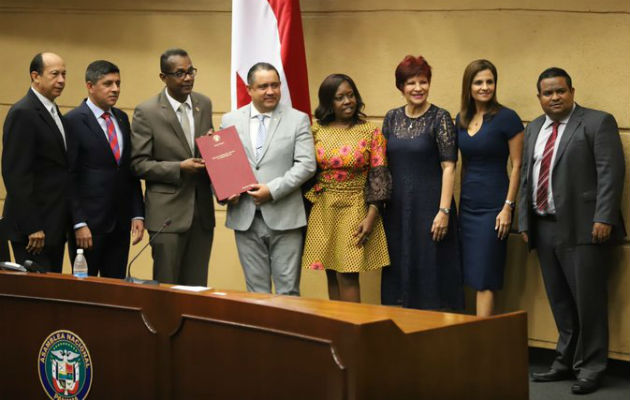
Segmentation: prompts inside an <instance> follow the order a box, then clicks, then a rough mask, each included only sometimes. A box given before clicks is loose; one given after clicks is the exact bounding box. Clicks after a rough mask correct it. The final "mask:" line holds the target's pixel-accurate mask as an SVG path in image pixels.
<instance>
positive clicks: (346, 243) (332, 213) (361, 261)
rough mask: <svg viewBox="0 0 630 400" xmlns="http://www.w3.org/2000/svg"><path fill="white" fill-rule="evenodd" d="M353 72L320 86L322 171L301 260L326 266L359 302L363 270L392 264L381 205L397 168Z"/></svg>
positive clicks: (337, 287) (336, 285) (311, 196)
mask: <svg viewBox="0 0 630 400" xmlns="http://www.w3.org/2000/svg"><path fill="white" fill-rule="evenodd" d="M363 107H364V104H363V101H362V100H361V96H360V95H359V91H358V90H357V87H356V85H355V84H354V82H353V81H352V79H351V78H350V77H349V76H347V75H343V74H333V75H330V76H328V77H327V78H326V79H324V81H323V82H322V84H321V86H320V88H319V105H318V107H317V109H316V110H315V117H316V118H317V122H315V123H314V124H313V137H314V139H315V152H316V157H317V167H318V172H317V175H316V183H315V185H314V186H313V188H312V189H310V190H309V191H308V192H307V193H306V198H307V199H308V200H309V201H310V202H312V203H313V208H312V210H311V213H310V216H309V219H308V225H307V231H306V241H305V244H304V255H303V257H302V265H303V266H304V267H305V268H311V269H325V270H326V278H327V280H328V297H329V298H330V299H331V300H343V301H355V302H360V301H361V296H360V290H359V272H360V271H370V270H377V269H380V268H382V267H384V266H387V265H389V254H388V252H387V241H386V239H385V231H384V229H383V222H382V221H381V217H380V212H379V208H381V205H382V204H383V202H384V201H385V200H387V199H389V195H390V193H391V176H390V174H389V170H388V168H387V161H386V159H385V151H386V148H385V138H384V136H383V134H382V133H381V131H380V129H378V128H377V127H376V126H375V125H374V124H372V123H370V122H368V121H366V120H365V114H363V112H362V110H363Z"/></svg>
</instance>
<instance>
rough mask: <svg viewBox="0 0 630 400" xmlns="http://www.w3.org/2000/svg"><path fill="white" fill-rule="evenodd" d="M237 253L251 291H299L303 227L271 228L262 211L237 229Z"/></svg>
mask: <svg viewBox="0 0 630 400" xmlns="http://www.w3.org/2000/svg"><path fill="white" fill-rule="evenodd" d="M234 234H235V237H236V247H237V249H238V257H239V259H240V261H241V265H242V267H243V273H244V274H245V283H246V285H247V290H248V291H249V292H257V293H271V280H272V279H273V284H274V286H275V288H276V293H277V294H285V295H295V296H299V294H300V263H301V260H302V246H303V237H302V229H301V228H298V229H290V230H286V231H277V230H273V229H271V228H269V227H268V226H267V224H266V223H265V221H264V220H263V218H262V216H261V215H260V213H259V212H256V216H255V217H254V222H252V226H250V228H249V229H248V230H246V231H234Z"/></svg>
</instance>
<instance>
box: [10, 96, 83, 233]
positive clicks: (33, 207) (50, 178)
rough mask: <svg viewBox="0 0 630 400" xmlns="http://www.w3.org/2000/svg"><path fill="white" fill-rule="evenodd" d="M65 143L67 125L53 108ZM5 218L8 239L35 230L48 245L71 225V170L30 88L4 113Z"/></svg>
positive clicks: (49, 120)
mask: <svg viewBox="0 0 630 400" xmlns="http://www.w3.org/2000/svg"><path fill="white" fill-rule="evenodd" d="M57 113H58V114H59V116H60V118H61V121H62V123H63V126H64V131H65V132H66V141H67V142H68V145H70V141H71V138H70V137H69V135H68V131H69V129H68V125H67V123H66V122H65V119H64V118H63V117H61V114H60V113H59V110H57ZM2 144H3V148H2V178H3V179H4V184H5V186H6V189H7V197H6V200H5V203H4V214H3V215H4V218H5V219H6V224H7V233H8V236H9V239H11V240H14V241H19V242H25V241H27V240H28V235H29V234H31V233H34V232H37V231H40V230H43V231H44V233H45V234H46V242H47V243H60V242H63V241H64V240H65V236H66V232H67V230H68V228H69V225H70V169H69V162H68V158H67V153H66V149H65V147H64V142H63V137H62V135H61V132H60V131H59V128H58V127H57V124H55V121H54V120H53V118H52V117H51V116H50V113H49V112H48V110H46V109H45V108H44V105H43V104H42V103H41V101H40V100H39V99H38V98H37V96H36V95H35V93H33V91H32V90H31V89H29V91H28V92H27V93H26V96H24V97H23V98H22V99H21V100H20V101H18V102H17V103H15V104H14V105H13V107H11V109H10V110H9V113H8V114H7V117H6V119H5V121H4V136H3V138H2Z"/></svg>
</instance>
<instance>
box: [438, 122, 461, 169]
mask: <svg viewBox="0 0 630 400" xmlns="http://www.w3.org/2000/svg"><path fill="white" fill-rule="evenodd" d="M435 129H436V132H435V140H436V142H437V146H438V151H439V152H440V161H457V135H456V133H455V126H454V125H453V119H452V118H451V115H450V114H449V113H448V111H446V110H440V111H439V112H438V114H437V121H436V128H435Z"/></svg>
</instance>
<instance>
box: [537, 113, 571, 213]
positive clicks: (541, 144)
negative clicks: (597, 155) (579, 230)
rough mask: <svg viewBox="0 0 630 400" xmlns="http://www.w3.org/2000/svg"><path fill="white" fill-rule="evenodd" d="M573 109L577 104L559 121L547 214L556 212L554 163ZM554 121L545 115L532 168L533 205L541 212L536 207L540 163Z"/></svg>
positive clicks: (551, 166) (548, 192)
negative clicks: (553, 181)
mask: <svg viewBox="0 0 630 400" xmlns="http://www.w3.org/2000/svg"><path fill="white" fill-rule="evenodd" d="M573 111H575V104H573V109H571V112H570V113H569V115H567V116H566V118H564V119H562V120H561V121H558V122H559V125H558V136H556V141H555V142H554V145H553V154H552V156H551V164H550V166H549V181H548V182H547V184H548V185H549V189H548V190H547V196H548V197H547V214H555V213H556V207H555V204H554V202H553V183H552V176H553V173H552V172H553V164H554V162H555V160H556V152H557V151H558V145H559V144H560V140H561V139H562V134H563V133H564V130H565V129H566V127H567V122H569V119H570V118H571V115H573ZM553 122H554V121H553V120H552V119H551V118H549V116H548V115H546V116H545V122H544V123H543V125H542V127H541V128H540V132H538V138H537V139H536V145H535V146H534V166H533V169H532V182H535V183H536V184H535V185H532V191H533V192H532V195H533V196H532V205H533V207H534V210H536V212H537V213H540V212H539V210H538V209H537V208H536V194H537V193H536V192H537V188H538V176H539V175H540V164H541V163H542V158H543V153H544V152H545V146H546V145H547V140H549V137H550V136H551V133H552V132H553V128H552V125H553Z"/></svg>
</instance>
